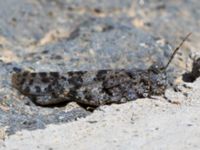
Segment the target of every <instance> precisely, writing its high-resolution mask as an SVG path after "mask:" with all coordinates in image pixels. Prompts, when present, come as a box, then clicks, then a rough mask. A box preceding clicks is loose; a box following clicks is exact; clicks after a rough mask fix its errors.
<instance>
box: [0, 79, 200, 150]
mask: <svg viewBox="0 0 200 150" xmlns="http://www.w3.org/2000/svg"><path fill="white" fill-rule="evenodd" d="M179 88H180V89H181V91H182V92H180V93H179V92H173V91H172V90H168V91H167V93H166V95H167V96H168V98H171V100H172V101H176V102H178V103H179V104H171V103H168V102H166V101H165V100H164V99H162V98H161V97H157V98H155V99H139V100H137V101H134V102H130V103H125V104H121V105H111V106H103V107H100V108H99V109H98V110H96V111H95V112H94V113H93V114H92V115H90V116H88V117H86V118H84V119H79V120H78V121H74V122H70V123H67V124H62V125H49V126H47V128H46V129H44V130H35V131H25V130H24V131H21V132H17V134H15V135H11V136H9V137H6V138H5V140H4V141H1V146H0V148H1V149H9V150H17V149H19V150H27V149H30V148H31V149H49V150H52V149H68V150H74V149H79V150H86V149H87V150H88V149H91V150H93V149H98V150H103V149H104V150H105V149H117V150H118V149H123V150H124V149H162V150H163V149H166V150H167V149H181V150H183V149H199V148H200V143H199V141H200V126H199V125H200V117H199V116H200V111H199V109H200V103H199V97H200V93H199V90H200V78H199V79H198V80H197V81H195V82H194V83H184V85H183V86H180V87H179ZM183 93H184V94H183Z"/></svg>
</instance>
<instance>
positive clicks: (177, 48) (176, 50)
mask: <svg viewBox="0 0 200 150" xmlns="http://www.w3.org/2000/svg"><path fill="white" fill-rule="evenodd" d="M191 34H192V33H191V32H190V33H189V34H188V35H187V36H186V37H185V38H184V39H183V40H182V42H181V43H180V45H179V46H178V47H176V49H175V50H174V52H173V54H172V55H171V57H170V59H169V61H168V63H167V65H166V66H165V67H164V68H163V69H162V70H163V71H164V70H166V69H167V68H168V66H169V64H170V63H171V61H172V59H173V58H174V56H175V54H176V53H177V52H178V50H179V49H180V48H181V46H182V45H183V43H184V42H185V41H186V40H187V39H188V38H189V36H190V35H191Z"/></svg>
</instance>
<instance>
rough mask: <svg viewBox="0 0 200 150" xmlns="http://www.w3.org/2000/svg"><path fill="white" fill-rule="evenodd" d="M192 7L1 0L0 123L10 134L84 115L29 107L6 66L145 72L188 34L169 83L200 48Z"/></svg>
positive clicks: (183, 3)
mask: <svg viewBox="0 0 200 150" xmlns="http://www.w3.org/2000/svg"><path fill="white" fill-rule="evenodd" d="M199 8H200V1H199V0H5V1H4V0H1V1H0V51H1V53H0V65H1V71H0V78H1V79H0V98H1V99H0V106H1V107H0V108H1V109H0V113H1V115H0V125H1V126H5V125H9V126H10V129H9V130H10V133H13V132H15V131H16V130H19V129H22V128H26V129H35V128H43V127H44V126H45V124H48V123H57V122H67V121H69V120H72V119H75V118H77V117H81V116H86V115H87V114H88V112H86V111H85V110H83V109H81V108H78V109H73V110H72V111H69V112H67V111H66V110H65V109H66V108H64V110H65V111H62V109H53V108H52V109H48V108H40V107H37V106H35V105H33V104H31V103H30V102H29V100H28V99H27V98H26V97H22V96H21V97H20V96H19V94H18V93H17V91H16V90H14V89H12V87H11V85H10V84H11V83H10V75H11V73H12V70H13V68H14V69H15V70H17V69H20V68H22V69H26V70H31V71H60V72H67V71H69V70H96V69H106V68H112V69H115V68H127V69H128V68H129V69H130V68H136V67H139V68H147V67H148V66H149V65H151V64H152V63H153V62H155V61H162V62H163V63H166V62H167V60H168V59H169V57H170V55H171V54H172V51H173V49H174V48H175V47H176V46H178V45H179V43H180V42H181V41H182V40H183V38H184V37H185V36H186V35H187V34H188V33H189V32H192V36H191V37H190V39H189V40H187V42H185V43H184V46H183V47H182V48H181V50H180V51H179V52H178V54H177V55H176V56H175V58H174V60H173V62H172V65H171V66H170V67H171V70H173V69H176V72H175V75H176V77H177V76H179V75H180V74H182V73H183V72H185V71H188V70H190V68H191V64H192V59H193V56H194V55H195V54H196V53H198V51H199V48H200V42H199V39H200V9H199ZM172 68H173V69H172ZM172 74H174V73H173V72H172ZM8 112H9V113H8ZM38 114H39V115H38Z"/></svg>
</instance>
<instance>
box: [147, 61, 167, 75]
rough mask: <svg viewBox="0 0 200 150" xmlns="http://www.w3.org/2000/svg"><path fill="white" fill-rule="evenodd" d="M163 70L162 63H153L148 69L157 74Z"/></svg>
mask: <svg viewBox="0 0 200 150" xmlns="http://www.w3.org/2000/svg"><path fill="white" fill-rule="evenodd" d="M163 68H164V66H163V64H162V63H155V64H153V65H151V66H150V67H149V69H148V71H149V72H153V73H156V74H159V73H160V72H162V71H163Z"/></svg>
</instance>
